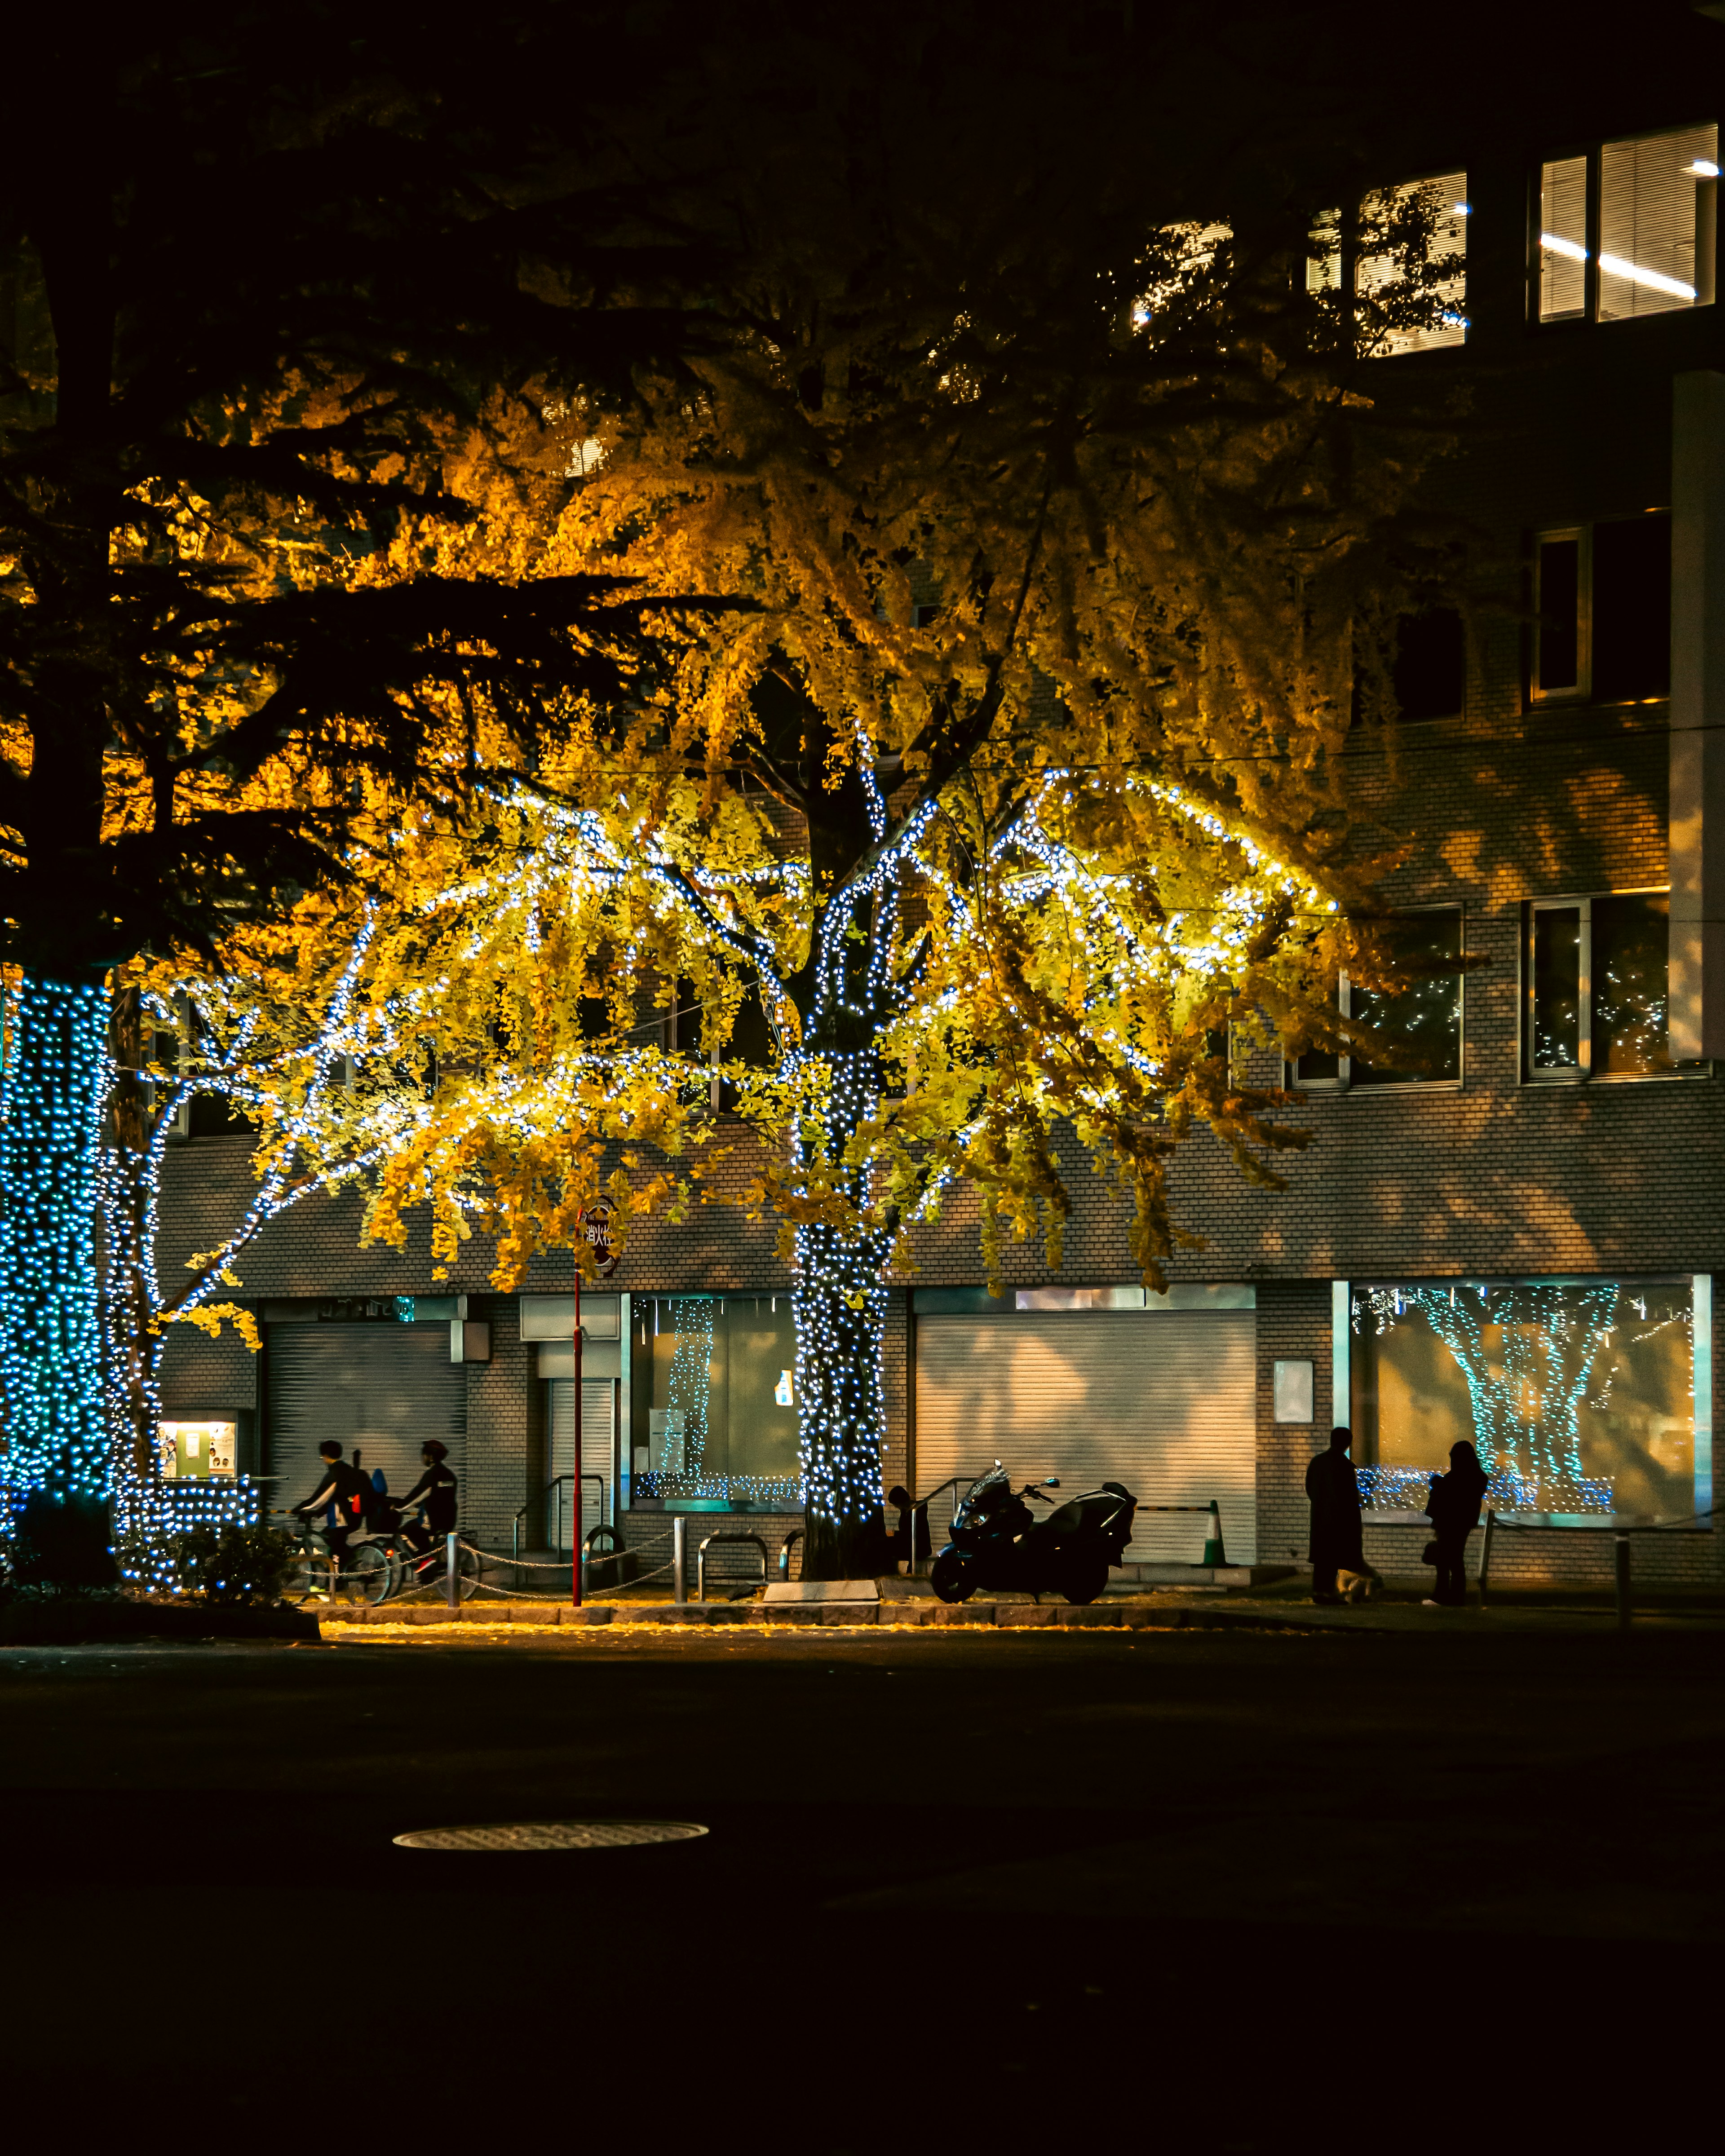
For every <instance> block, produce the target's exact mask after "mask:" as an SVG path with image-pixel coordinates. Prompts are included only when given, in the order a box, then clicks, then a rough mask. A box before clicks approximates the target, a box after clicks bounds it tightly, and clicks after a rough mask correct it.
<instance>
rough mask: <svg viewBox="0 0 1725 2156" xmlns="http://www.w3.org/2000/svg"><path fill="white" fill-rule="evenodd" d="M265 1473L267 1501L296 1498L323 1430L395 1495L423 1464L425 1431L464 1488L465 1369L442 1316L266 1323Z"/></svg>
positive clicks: (308, 1484) (311, 1479)
mask: <svg viewBox="0 0 1725 2156" xmlns="http://www.w3.org/2000/svg"><path fill="white" fill-rule="evenodd" d="M269 1353H270V1387H269V1398H270V1406H269V1420H268V1426H267V1431H266V1438H265V1443H266V1446H267V1466H266V1468H265V1472H266V1473H267V1474H270V1475H271V1476H275V1477H277V1478H279V1479H278V1480H276V1481H275V1482H273V1483H272V1485H271V1486H270V1500H269V1501H270V1503H271V1504H272V1505H295V1504H297V1503H298V1502H299V1501H300V1499H301V1498H302V1497H308V1496H311V1492H312V1491H313V1490H314V1489H315V1488H316V1478H317V1474H318V1470H319V1467H320V1465H321V1463H320V1461H319V1459H318V1454H317V1448H318V1446H319V1445H321V1443H322V1442H323V1441H324V1440H325V1439H326V1438H333V1439H334V1440H336V1443H337V1444H338V1445H341V1446H342V1447H343V1448H344V1450H345V1451H346V1453H347V1457H348V1459H350V1460H352V1458H353V1456H354V1450H355V1448H356V1447H357V1448H358V1451H359V1456H360V1466H362V1468H363V1469H364V1470H365V1471H366V1473H367V1474H370V1473H371V1472H372V1470H373V1469H374V1468H378V1467H381V1468H382V1471H383V1472H384V1475H385V1476H386V1477H387V1478H388V1483H389V1487H390V1490H391V1491H392V1492H393V1494H394V1495H395V1496H403V1494H404V1493H405V1492H406V1491H408V1490H410V1489H412V1487H413V1485H414V1483H416V1482H417V1481H418V1479H419V1476H420V1475H421V1473H422V1472H423V1470H422V1468H421V1465H420V1460H419V1448H420V1446H421V1445H424V1442H425V1440H427V1439H428V1438H431V1437H434V1438H438V1439H439V1440H441V1441H442V1442H443V1443H444V1445H447V1446H448V1447H449V1461H448V1465H449V1466H450V1467H451V1468H452V1469H453V1470H454V1473H455V1475H456V1476H457V1478H458V1480H459V1482H460V1484H461V1491H460V1499H461V1507H462V1511H463V1512H464V1514H465V1508H466V1496H467V1487H466V1480H467V1373H466V1371H465V1368H464V1366H463V1365H462V1364H460V1363H451V1362H450V1360H449V1327H447V1326H444V1325H423V1326H420V1325H377V1324H373V1325H275V1326H271V1327H270V1349H269Z"/></svg>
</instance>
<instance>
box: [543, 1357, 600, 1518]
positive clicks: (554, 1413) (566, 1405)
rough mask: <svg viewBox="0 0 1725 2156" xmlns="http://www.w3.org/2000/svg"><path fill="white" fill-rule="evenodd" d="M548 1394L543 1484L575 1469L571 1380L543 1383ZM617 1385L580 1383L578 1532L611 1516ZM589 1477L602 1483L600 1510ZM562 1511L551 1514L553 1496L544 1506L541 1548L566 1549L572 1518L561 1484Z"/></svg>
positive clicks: (554, 1507)
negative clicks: (547, 1450) (546, 1462)
mask: <svg viewBox="0 0 1725 2156" xmlns="http://www.w3.org/2000/svg"><path fill="white" fill-rule="evenodd" d="M546 1382H547V1384H548V1386H549V1388H550V1391H551V1403H550V1414H549V1417H548V1419H547V1428H548V1429H549V1430H550V1433H551V1446H550V1455H551V1468H550V1473H549V1474H548V1475H547V1478H546V1479H547V1481H553V1480H555V1478H556V1477H557V1476H559V1475H568V1474H572V1472H573V1471H574V1466H575V1380H574V1379H573V1378H548V1379H547V1381H546ZM616 1438H617V1380H616V1379H615V1378H583V1379H582V1381H581V1472H582V1476H583V1488H582V1492H581V1532H582V1533H583V1535H585V1534H587V1533H588V1532H589V1531H590V1530H591V1529H593V1528H594V1527H598V1525H599V1524H600V1522H601V1519H602V1518H603V1520H604V1521H606V1522H611V1521H614V1520H615V1519H616V1517H617V1492H616V1488H615V1476H616V1459H617V1448H616ZM591 1475H598V1476H601V1477H603V1481H604V1486H605V1487H604V1500H603V1512H601V1508H600V1496H599V1491H598V1487H597V1486H596V1485H595V1484H593V1483H592V1482H590V1481H586V1480H585V1478H586V1477H587V1476H591ZM561 1496H562V1513H561V1514H559V1513H558V1512H557V1496H555V1495H554V1496H552V1499H551V1501H550V1502H549V1504H548V1505H547V1512H546V1520H545V1532H546V1537H547V1544H548V1545H550V1546H553V1547H555V1548H558V1549H567V1548H569V1547H570V1542H569V1524H570V1522H571V1519H572V1516H573V1512H574V1501H573V1499H572V1496H570V1493H569V1490H568V1487H567V1484H566V1485H565V1486H564V1487H563V1489H562V1492H561Z"/></svg>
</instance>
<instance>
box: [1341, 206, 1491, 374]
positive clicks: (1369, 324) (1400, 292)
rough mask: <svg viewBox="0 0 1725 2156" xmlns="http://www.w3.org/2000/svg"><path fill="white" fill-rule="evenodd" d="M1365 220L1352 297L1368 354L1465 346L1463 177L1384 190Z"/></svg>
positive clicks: (1364, 209) (1364, 214) (1364, 210)
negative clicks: (1371, 352) (1369, 351)
mask: <svg viewBox="0 0 1725 2156" xmlns="http://www.w3.org/2000/svg"><path fill="white" fill-rule="evenodd" d="M1361 213H1362V220H1363V226H1364V239H1363V244H1362V248H1361V252H1360V254H1359V258H1358V261H1357V262H1356V263H1355V264H1354V273H1353V290H1354V298H1355V302H1356V305H1357V308H1358V317H1359V321H1360V326H1361V329H1362V331H1363V336H1364V338H1365V342H1366V347H1367V349H1368V350H1371V351H1374V352H1379V353H1383V354H1386V355H1387V354H1390V353H1394V352H1432V351H1435V350H1437V349H1439V348H1440V347H1441V346H1445V345H1457V344H1462V343H1465V342H1466V337H1467V314H1466V306H1467V175H1466V172H1446V173H1445V174H1443V175H1442V176H1441V177H1439V178H1437V179H1435V180H1409V181H1408V182H1405V183H1404V185H1402V186H1400V187H1384V188H1381V189H1380V190H1379V191H1378V193H1376V194H1374V195H1370V196H1368V198H1367V199H1366V201H1365V202H1364V203H1363V205H1362V211H1361ZM1428 221H1429V223H1428ZM1314 266H1317V265H1314ZM1308 281H1309V273H1308Z"/></svg>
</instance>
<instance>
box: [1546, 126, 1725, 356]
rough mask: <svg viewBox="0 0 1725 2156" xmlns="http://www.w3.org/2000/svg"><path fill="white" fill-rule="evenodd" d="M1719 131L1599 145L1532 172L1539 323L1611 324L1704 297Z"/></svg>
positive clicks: (1709, 289) (1708, 294) (1707, 294)
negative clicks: (1536, 178) (1535, 182)
mask: <svg viewBox="0 0 1725 2156" xmlns="http://www.w3.org/2000/svg"><path fill="white" fill-rule="evenodd" d="M1718 150H1719V131H1718V128H1717V126H1713V125H1709V126H1705V127H1680V128H1676V129H1675V130H1673V131H1671V132H1670V133H1668V134H1664V135H1642V136H1635V137H1633V138H1631V139H1630V140H1629V141H1621V142H1606V143H1604V144H1603V145H1602V146H1600V147H1599V148H1598V149H1596V150H1590V151H1587V152H1585V153H1584V155H1582V156H1579V157H1558V158H1553V160H1551V162H1548V163H1547V164H1545V165H1543V166H1542V167H1541V168H1540V176H1539V240H1538V285H1539V319H1540V321H1543V322H1570V321H1602V322H1608V321H1625V320H1627V319H1628V318H1629V317H1630V316H1632V315H1662V314H1668V313H1669V312H1670V311H1671V309H1673V308H1674V307H1694V306H1705V305H1708V304H1709V303H1710V302H1711V301H1712V297H1713V276H1714V253H1715V238H1716V215H1717V192H1718V178H1719V166H1718Z"/></svg>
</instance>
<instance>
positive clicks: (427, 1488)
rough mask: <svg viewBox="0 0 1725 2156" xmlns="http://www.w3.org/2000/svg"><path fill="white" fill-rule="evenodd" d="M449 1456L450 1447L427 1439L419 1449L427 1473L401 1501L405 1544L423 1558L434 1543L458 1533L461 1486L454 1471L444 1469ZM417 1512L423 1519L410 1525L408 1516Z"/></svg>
mask: <svg viewBox="0 0 1725 2156" xmlns="http://www.w3.org/2000/svg"><path fill="white" fill-rule="evenodd" d="M419 1457H420V1459H421V1460H423V1461H424V1463H425V1472H424V1474H423V1475H422V1476H420V1477H419V1480H418V1481H417V1482H416V1483H415V1484H414V1485H413V1488H412V1489H411V1490H409V1491H408V1494H407V1496H405V1497H403V1499H402V1501H401V1510H402V1521H403V1525H402V1540H403V1542H405V1543H407V1544H408V1547H409V1548H411V1549H413V1550H416V1551H418V1553H419V1554H420V1555H421V1556H422V1557H423V1556H424V1553H425V1552H426V1551H427V1550H429V1548H431V1545H432V1543H433V1541H434V1539H435V1538H436V1537H440V1536H443V1535H447V1534H451V1533H453V1532H454V1527H455V1493H456V1489H457V1484H456V1481H455V1476H454V1471H453V1470H451V1469H449V1468H448V1467H446V1466H444V1461H445V1460H447V1459H448V1458H449V1446H448V1445H440V1444H439V1442H438V1440H437V1439H436V1438H434V1437H429V1438H427V1439H426V1440H425V1442H424V1445H421V1446H420V1448H419ZM416 1508H417V1509H418V1515H419V1517H418V1519H416V1520H413V1521H411V1522H410V1521H408V1517H407V1515H408V1513H409V1512H412V1511H413V1510H415V1509H416Z"/></svg>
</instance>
